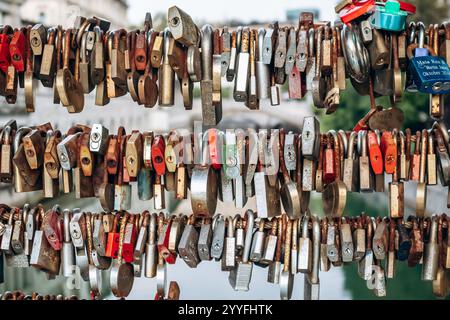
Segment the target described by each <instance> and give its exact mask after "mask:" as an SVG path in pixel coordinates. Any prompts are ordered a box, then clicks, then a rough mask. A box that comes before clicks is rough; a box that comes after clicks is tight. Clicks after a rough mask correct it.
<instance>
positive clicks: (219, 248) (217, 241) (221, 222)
mask: <svg viewBox="0 0 450 320" xmlns="http://www.w3.org/2000/svg"><path fill="white" fill-rule="evenodd" d="M224 241H225V219H224V217H223V215H221V214H218V215H216V216H215V217H214V220H213V236H212V242H211V257H212V258H214V259H216V260H220V258H221V257H222V253H223V248H224Z"/></svg>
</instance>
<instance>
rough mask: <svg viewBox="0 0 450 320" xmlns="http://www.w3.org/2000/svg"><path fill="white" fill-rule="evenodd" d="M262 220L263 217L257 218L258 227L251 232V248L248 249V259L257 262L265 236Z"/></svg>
mask: <svg viewBox="0 0 450 320" xmlns="http://www.w3.org/2000/svg"><path fill="white" fill-rule="evenodd" d="M264 222H265V219H264V218H261V219H260V220H259V228H258V230H257V231H256V232H255V233H254V234H253V241H252V248H251V250H250V260H251V261H253V262H259V261H260V260H261V258H262V255H263V251H264V240H265V237H266V234H265V233H264Z"/></svg>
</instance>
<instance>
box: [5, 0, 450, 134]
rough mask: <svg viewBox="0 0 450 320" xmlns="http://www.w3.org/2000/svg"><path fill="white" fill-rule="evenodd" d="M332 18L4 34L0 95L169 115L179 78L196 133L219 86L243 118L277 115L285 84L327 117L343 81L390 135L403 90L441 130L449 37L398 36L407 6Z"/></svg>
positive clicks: (213, 117) (177, 12)
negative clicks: (197, 97)
mask: <svg viewBox="0 0 450 320" xmlns="http://www.w3.org/2000/svg"><path fill="white" fill-rule="evenodd" d="M336 11H337V12H339V14H340V16H341V20H342V21H343V22H344V24H342V23H336V24H335V25H331V24H330V22H317V21H316V22H315V21H314V17H313V14H312V13H302V14H301V15H300V18H299V24H298V27H297V28H296V27H295V26H289V25H285V26H280V25H279V23H278V22H274V23H272V24H270V25H269V27H268V28H267V29H264V28H260V29H258V30H256V29H252V28H251V27H238V28H236V29H233V30H232V29H231V28H227V27H224V28H220V29H218V28H213V27H212V26H211V25H208V24H207V25H204V26H203V27H202V28H201V29H200V28H199V27H198V26H197V25H196V24H195V23H194V22H193V20H192V18H191V17H190V16H189V15H188V14H187V13H186V12H184V11H182V10H181V9H179V8H178V7H175V6H174V7H171V8H169V10H168V19H167V20H168V21H167V23H168V28H166V29H165V30H164V31H163V32H158V31H156V30H154V29H153V25H152V18H151V15H150V14H147V16H146V19H145V24H144V28H143V29H142V30H132V31H126V30H124V29H119V30H113V31H110V30H109V27H110V23H109V22H108V21H105V20H103V19H100V18H96V17H94V18H90V19H86V18H83V17H78V19H77V20H76V22H75V25H74V27H73V28H70V29H67V30H63V29H62V28H61V27H60V26H59V27H52V28H46V27H44V26H43V25H42V24H37V25H34V26H29V27H27V28H16V29H13V28H12V27H10V26H3V28H2V34H1V35H0V39H1V41H0V69H1V70H2V72H0V82H1V85H0V89H1V90H0V93H1V94H2V95H4V96H5V97H6V100H7V101H8V102H9V103H15V101H16V97H17V86H18V85H19V86H21V87H23V88H24V90H25V101H26V106H27V110H28V111H34V101H33V99H34V97H33V90H34V82H33V79H38V80H40V82H41V83H42V84H43V85H44V86H45V87H50V88H52V87H53V88H54V102H55V103H57V104H59V103H61V104H62V105H63V106H65V107H66V108H67V110H68V111H69V112H71V113H75V112H81V111H82V110H83V107H84V95H85V94H88V93H90V92H91V91H93V90H94V89H96V93H95V95H96V98H95V104H96V105H99V106H103V105H106V104H107V103H108V102H109V101H110V99H111V98H116V97H120V96H123V95H125V94H126V93H129V94H130V96H131V97H132V99H133V100H134V101H135V102H136V103H138V104H140V105H144V106H145V107H153V106H155V105H156V104H157V103H159V105H160V106H173V105H174V92H175V79H176V78H177V79H178V80H179V82H180V86H179V88H180V91H181V93H182V97H183V104H184V107H185V108H186V109H192V103H193V87H194V83H195V82H200V88H201V105H202V115H203V121H204V124H205V125H216V124H217V123H218V122H219V121H220V119H221V116H222V84H221V81H222V77H226V79H227V81H229V82H233V81H234V90H233V98H234V100H235V101H237V102H244V103H245V104H246V106H247V107H248V108H249V109H258V108H259V102H260V101H261V100H266V99H270V103H271V105H279V104H280V91H279V85H284V84H285V83H286V82H287V83H288V88H289V98H290V99H301V98H303V97H304V95H305V93H306V92H307V91H311V92H312V96H313V101H314V105H315V106H317V107H318V108H326V110H327V113H332V112H334V111H335V110H336V109H337V107H338V106H339V100H340V99H339V96H340V92H341V91H342V90H345V87H346V79H347V78H350V80H351V83H352V84H353V86H354V87H355V88H356V90H357V91H358V92H359V93H360V94H362V95H368V94H370V95H376V96H391V97H392V98H393V99H392V106H393V107H392V108H391V109H388V110H389V111H386V112H387V113H388V114H387V115H386V112H384V113H382V114H380V115H378V114H377V115H376V116H377V117H379V118H381V119H382V120H386V119H389V118H395V119H396V120H395V121H394V122H395V123H394V124H391V125H390V126H391V127H393V125H395V127H396V128H400V127H401V121H402V119H403V114H402V113H401V111H400V110H399V109H397V108H395V103H396V102H397V101H399V100H400V98H401V96H402V93H403V91H404V90H405V89H406V90H407V91H412V92H414V91H420V92H426V93H429V94H431V104H430V113H431V115H432V116H433V117H435V118H441V117H442V115H443V101H442V94H444V93H449V92H450V69H449V67H448V65H447V62H448V61H449V54H450V49H449V48H448V45H449V44H450V42H449V41H448V40H449V39H450V37H449V36H450V32H449V30H450V28H449V25H448V24H446V23H444V24H442V25H441V26H439V25H434V24H432V25H430V26H429V27H428V28H426V27H425V26H424V24H423V23H420V22H419V23H417V24H416V23H414V22H411V23H410V24H409V25H408V26H406V17H407V15H408V14H412V13H414V12H415V8H414V6H411V5H409V4H407V3H404V2H400V1H399V2H398V1H392V0H389V1H386V2H375V1H374V0H371V1H348V0H346V1H344V2H343V3H341V4H340V5H338V7H337V8H336ZM403 73H406V82H405V84H403V81H402V74H403ZM175 75H176V76H175ZM372 109H374V110H376V107H375V106H372ZM399 122H400V123H399ZM371 128H372V129H381V128H379V127H374V126H372V127H371Z"/></svg>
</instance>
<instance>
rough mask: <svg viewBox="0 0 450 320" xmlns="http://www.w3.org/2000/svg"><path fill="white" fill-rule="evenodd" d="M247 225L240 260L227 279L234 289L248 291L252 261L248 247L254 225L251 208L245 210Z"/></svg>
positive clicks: (249, 246) (250, 244)
mask: <svg viewBox="0 0 450 320" xmlns="http://www.w3.org/2000/svg"><path fill="white" fill-rule="evenodd" d="M246 217H247V226H246V229H245V231H246V232H245V233H246V237H245V245H244V251H243V253H242V260H241V261H239V263H238V265H237V267H236V269H232V270H231V271H230V276H229V277H228V280H229V282H230V284H231V286H232V287H233V289H234V290H236V291H248V290H249V289H250V281H251V279H252V271H253V263H252V262H251V261H249V258H250V249H251V246H252V236H251V235H252V232H253V226H254V220H255V217H254V213H253V211H252V210H247V212H246Z"/></svg>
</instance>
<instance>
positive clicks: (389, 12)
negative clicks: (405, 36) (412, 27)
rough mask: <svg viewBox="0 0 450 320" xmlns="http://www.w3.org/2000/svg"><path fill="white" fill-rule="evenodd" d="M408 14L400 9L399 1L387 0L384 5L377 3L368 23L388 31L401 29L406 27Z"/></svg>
mask: <svg viewBox="0 0 450 320" xmlns="http://www.w3.org/2000/svg"><path fill="white" fill-rule="evenodd" d="M407 16H408V14H407V13H406V12H405V11H402V10H400V3H399V2H398V1H394V0H388V1H386V2H385V3H384V5H377V6H376V7H375V11H374V13H373V14H372V16H371V19H370V23H371V24H372V26H373V27H374V28H377V29H382V30H388V31H395V32H398V31H403V30H405V28H406V17H407Z"/></svg>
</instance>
